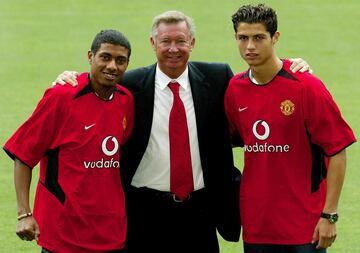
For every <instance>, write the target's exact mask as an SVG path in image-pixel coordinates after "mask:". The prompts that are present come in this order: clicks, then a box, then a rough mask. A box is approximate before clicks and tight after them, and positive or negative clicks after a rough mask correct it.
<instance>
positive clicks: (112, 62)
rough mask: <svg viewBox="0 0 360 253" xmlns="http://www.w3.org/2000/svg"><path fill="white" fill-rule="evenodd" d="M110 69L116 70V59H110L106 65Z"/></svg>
mask: <svg viewBox="0 0 360 253" xmlns="http://www.w3.org/2000/svg"><path fill="white" fill-rule="evenodd" d="M106 67H107V68H108V69H111V70H115V69H116V62H115V59H112V60H111V61H109V63H108V64H107V65H106Z"/></svg>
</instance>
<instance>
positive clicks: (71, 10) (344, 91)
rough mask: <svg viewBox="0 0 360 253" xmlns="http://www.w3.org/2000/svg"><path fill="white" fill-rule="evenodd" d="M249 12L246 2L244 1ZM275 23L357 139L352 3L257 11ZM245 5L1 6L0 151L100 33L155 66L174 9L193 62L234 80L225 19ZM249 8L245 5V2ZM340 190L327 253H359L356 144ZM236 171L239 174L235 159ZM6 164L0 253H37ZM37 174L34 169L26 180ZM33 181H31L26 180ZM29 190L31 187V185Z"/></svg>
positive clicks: (79, 2)
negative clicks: (180, 15) (115, 33)
mask: <svg viewBox="0 0 360 253" xmlns="http://www.w3.org/2000/svg"><path fill="white" fill-rule="evenodd" d="M251 2H252V3H255V2H254V1H251ZM262 2H265V3H267V4H269V5H271V6H272V7H274V8H275V9H276V10H277V12H278V16H279V23H280V24H279V31H280V32H281V37H280V41H279V43H278V46H277V49H278V54H279V56H281V57H290V56H291V57H299V56H301V57H303V58H305V59H306V60H308V62H309V63H310V64H311V66H312V68H313V69H314V71H315V74H316V75H318V76H319V77H320V78H321V79H322V80H323V81H324V83H325V84H326V85H327V87H328V89H329V90H330V91H331V93H332V94H333V97H334V98H335V100H336V101H337V103H338V105H339V107H340V108H341V110H342V113H343V116H344V117H345V118H346V119H347V121H348V122H349V124H350V125H351V126H352V128H353V129H354V131H355V134H356V136H359V134H360V117H359V115H360V110H359V108H360V100H359V98H358V96H359V95H360V78H359V74H358V71H359V70H360V63H359V59H360V53H359V51H360V50H359V46H358V45H359V41H360V33H359V31H360V21H359V10H360V3H359V2H358V0H346V1H335V0H297V1H294V0H292V1H290V0H289V1H283V0H274V1H262ZM244 3H248V2H245V1H234V0H223V1H219V0H191V1H190V0H183V1H171V0H158V1H145V0H132V1H119V0H103V1H90V0H72V1H70V0H52V1H48V0H47V1H45V0H12V1H5V0H3V1H1V3H0V46H1V50H0V59H1V62H0V80H1V85H0V94H1V95H2V96H1V99H0V108H1V111H0V122H1V125H0V129H1V132H0V144H1V145H3V143H4V142H5V140H6V139H7V138H9V137H10V135H11V134H12V133H13V132H14V131H15V130H16V129H17V128H18V126H19V125H20V124H21V123H22V122H23V121H24V120H26V118H28V117H29V116H30V114H31V112H32V111H33V109H34V107H35V106H36V104H37V102H38V100H39V99H40V98H41V96H42V94H43V91H44V90H45V89H46V88H47V87H48V86H49V85H50V83H51V82H52V81H53V80H54V78H55V77H56V76H57V75H58V74H59V73H60V72H61V71H63V70H65V69H76V70H79V71H85V70H88V68H89V67H88V63H87V60H86V54H87V49H88V48H89V46H90V43H91V40H92V38H93V36H94V35H95V34H96V33H97V32H98V31H99V30H101V29H104V28H115V29H118V30H121V31H123V32H124V33H125V34H126V35H127V36H128V38H129V39H130V40H131V42H132V46H133V54H132V57H131V62H130V66H129V68H130V69H132V68H136V67H139V66H143V65H148V64H151V63H153V62H154V61H155V57H154V54H153V52H152V49H151V48H150V45H149V31H150V24H151V21H152V18H153V16H154V15H156V14H159V13H160V12H163V11H165V10H170V9H178V10H182V11H184V12H185V13H186V14H188V15H190V16H192V17H194V19H195V23H196V26H197V40H196V46H195V49H194V51H193V54H192V56H191V59H192V60H203V61H221V62H228V63H229V64H230V65H231V66H232V68H233V71H234V72H240V71H242V70H244V68H246V65H245V64H244V63H243V62H242V60H241V59H240V57H239V54H238V51H237V48H236V44H235V41H234V39H233V30H232V25H231V21H230V16H231V14H232V13H233V12H235V10H236V9H237V8H238V7H239V6H240V5H241V4H244ZM249 3H250V2H249ZM347 153H348V166H347V167H348V169H347V175H346V182H345V185H344V190H343V194H342V197H341V202H340V208H339V213H340V220H339V223H338V225H337V231H338V237H337V242H336V243H335V244H334V245H333V246H332V247H331V248H330V249H329V250H328V252H330V253H335V252H360V246H359V244H358V243H357V240H358V237H359V236H360V221H359V219H358V217H359V210H360V203H359V201H358V200H359V199H360V191H359V190H358V187H357V184H358V182H360V172H359V170H358V166H357V165H358V164H359V162H360V156H359V154H360V148H359V145H358V144H355V145H353V146H352V147H350V148H349V150H348V152H347ZM235 154H236V163H237V165H238V167H241V166H242V159H241V151H240V150H236V151H235ZM12 167H13V165H12V162H11V161H10V159H8V158H7V157H6V156H5V154H4V152H1V153H0V168H1V173H0V192H1V193H0V203H1V209H0V210H1V211H0V212H1V215H0V245H1V246H0V248H1V250H0V251H1V252H5V253H8V252H12V253H20V252H21V253H23V252H26V253H27V252H39V249H38V247H37V246H36V245H35V243H33V242H31V243H29V242H23V241H20V239H18V238H17V237H16V235H15V226H16V202H15V194H14V187H13V179H12ZM34 172H35V173H37V172H38V168H36V169H35V170H34ZM34 178H36V175H34ZM33 185H34V184H33ZM221 249H222V252H224V253H233V252H242V245H241V243H240V242H239V243H236V244H234V243H227V242H223V241H221Z"/></svg>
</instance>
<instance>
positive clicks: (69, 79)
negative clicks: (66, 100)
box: [52, 70, 79, 86]
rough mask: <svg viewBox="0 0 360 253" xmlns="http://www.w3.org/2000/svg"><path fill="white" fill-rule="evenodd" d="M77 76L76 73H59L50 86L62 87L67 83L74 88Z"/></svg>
mask: <svg viewBox="0 0 360 253" xmlns="http://www.w3.org/2000/svg"><path fill="white" fill-rule="evenodd" d="M78 75H79V73H77V72H76V71H68V70H67V71H64V72H63V73H61V74H60V75H59V76H58V77H57V78H56V80H55V82H53V83H52V86H54V85H56V84H61V85H64V84H65V83H69V84H71V85H72V86H76V85H77V84H78V83H77V80H76V77H77V76H78Z"/></svg>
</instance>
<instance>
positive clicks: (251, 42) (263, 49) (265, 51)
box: [235, 23, 282, 84]
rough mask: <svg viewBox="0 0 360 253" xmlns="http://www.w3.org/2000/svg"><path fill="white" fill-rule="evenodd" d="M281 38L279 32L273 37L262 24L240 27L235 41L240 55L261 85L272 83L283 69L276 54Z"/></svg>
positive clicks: (243, 24)
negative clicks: (276, 47) (276, 45)
mask: <svg viewBox="0 0 360 253" xmlns="http://www.w3.org/2000/svg"><path fill="white" fill-rule="evenodd" d="M279 37H280V33H279V32H276V33H275V34H274V35H273V36H272V37H271V36H270V33H269V32H268V31H266V28H265V26H264V25H263V24H261V23H255V24H248V23H240V24H239V25H238V28H237V32H236V33H235V39H236V43H237V46H238V48H239V51H240V55H241V57H242V58H243V59H244V60H245V61H246V63H247V64H248V65H249V67H250V68H251V71H252V74H253V76H254V77H255V79H256V80H257V81H258V82H259V83H262V84H265V83H268V82H270V81H271V80H272V79H273V78H274V76H275V75H276V74H277V73H278V72H279V70H280V69H281V67H282V62H281V60H280V59H279V58H278V57H277V56H276V53H275V44H276V43H277V41H278V39H279Z"/></svg>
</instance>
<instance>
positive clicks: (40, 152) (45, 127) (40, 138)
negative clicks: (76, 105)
mask: <svg viewBox="0 0 360 253" xmlns="http://www.w3.org/2000/svg"><path fill="white" fill-rule="evenodd" d="M57 90H58V89H57V88H55V87H54V88H49V89H48V90H47V91H46V92H45V94H44V96H43V97H42V99H41V100H40V102H39V103H38V105H37V107H36V108H35V111H34V112H33V113H32V115H31V116H30V118H28V119H27V120H26V121H25V122H24V123H23V124H22V125H21V126H20V128H19V129H18V130H17V131H16V132H15V133H14V134H13V136H11V138H10V139H9V140H8V141H7V142H6V143H5V145H4V150H5V151H6V153H7V154H8V155H9V156H10V157H11V158H12V159H15V158H17V159H19V160H20V161H22V162H23V163H25V164H26V165H27V166H29V167H30V168H33V167H34V166H35V165H36V164H37V163H38V162H39V161H40V160H41V158H42V157H43V156H44V155H45V153H46V151H47V150H48V149H50V148H51V146H52V145H53V140H54V139H55V136H56V132H57V131H56V129H57V128H58V127H59V124H58V121H59V120H60V118H59V112H60V111H61V105H59V103H58V101H59V99H58V96H57V95H58V94H57V92H56V91H57Z"/></svg>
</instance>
